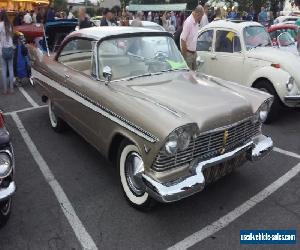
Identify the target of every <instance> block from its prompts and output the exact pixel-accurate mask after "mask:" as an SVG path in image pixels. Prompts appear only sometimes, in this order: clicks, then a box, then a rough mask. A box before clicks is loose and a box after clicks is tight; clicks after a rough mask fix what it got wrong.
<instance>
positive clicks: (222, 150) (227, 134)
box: [220, 130, 229, 155]
mask: <svg viewBox="0 0 300 250" xmlns="http://www.w3.org/2000/svg"><path fill="white" fill-rule="evenodd" d="M228 137H229V132H228V130H225V131H224V135H223V145H222V149H221V150H220V154H221V155H222V154H224V153H225V151H226V144H227V140H228Z"/></svg>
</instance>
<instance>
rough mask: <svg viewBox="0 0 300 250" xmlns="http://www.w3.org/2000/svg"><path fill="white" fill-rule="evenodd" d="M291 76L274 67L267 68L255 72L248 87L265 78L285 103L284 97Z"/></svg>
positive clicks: (249, 80)
mask: <svg viewBox="0 0 300 250" xmlns="http://www.w3.org/2000/svg"><path fill="white" fill-rule="evenodd" d="M290 77H291V75H290V74H289V73H288V72H286V71H285V70H283V69H277V68H274V67H272V66H265V67H262V68H259V69H257V70H256V71H254V72H253V73H252V74H251V75H250V77H249V79H248V82H247V85H248V86H252V87H253V84H254V83H255V82H256V80H258V79H260V78H265V79H267V80H269V81H270V82H271V83H272V85H273V87H274V88H275V90H276V92H277V95H278V96H279V98H280V99H281V101H282V102H284V96H286V95H287V89H286V83H287V82H288V80H289V78H290Z"/></svg>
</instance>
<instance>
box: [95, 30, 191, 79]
mask: <svg viewBox="0 0 300 250" xmlns="http://www.w3.org/2000/svg"><path fill="white" fill-rule="evenodd" d="M98 51H99V53H98V54H99V73H100V78H102V79H103V78H104V77H103V68H105V67H107V66H108V67H110V69H111V72H112V80H119V79H124V78H129V79H130V78H136V77H142V76H148V75H153V74H159V73H162V72H166V71H175V70H184V69H188V67H187V65H186V63H185V61H184V59H183V57H182V55H181V53H180V52H179V50H178V49H177V47H176V45H175V42H174V40H173V39H172V38H171V37H169V36H137V37H128V38H117V39H110V40H105V41H103V42H102V43H101V44H100V45H99V48H98Z"/></svg>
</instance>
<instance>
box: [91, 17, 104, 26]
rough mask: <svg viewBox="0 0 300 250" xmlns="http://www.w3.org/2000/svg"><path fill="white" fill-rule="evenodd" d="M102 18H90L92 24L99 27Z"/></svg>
mask: <svg viewBox="0 0 300 250" xmlns="http://www.w3.org/2000/svg"><path fill="white" fill-rule="evenodd" d="M102 18H103V17H102V16H94V17H92V18H91V22H92V23H93V24H94V25H95V26H97V27H99V26H100V24H101V20H102Z"/></svg>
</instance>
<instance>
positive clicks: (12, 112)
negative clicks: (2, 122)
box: [3, 105, 48, 116]
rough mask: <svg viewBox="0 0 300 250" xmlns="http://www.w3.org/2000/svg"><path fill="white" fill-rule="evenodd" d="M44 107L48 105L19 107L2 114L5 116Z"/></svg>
mask: <svg viewBox="0 0 300 250" xmlns="http://www.w3.org/2000/svg"><path fill="white" fill-rule="evenodd" d="M46 107H48V105H43V106H38V107H30V108H25V109H19V110H16V111H11V112H6V113H3V114H4V115H6V116H7V115H12V114H15V113H22V112H26V111H31V110H36V109H41V108H46Z"/></svg>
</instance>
